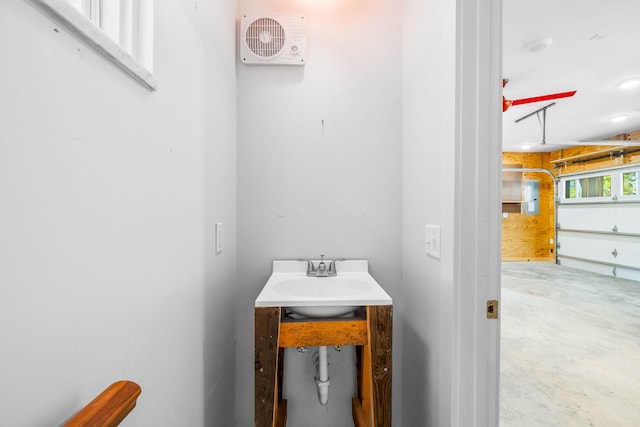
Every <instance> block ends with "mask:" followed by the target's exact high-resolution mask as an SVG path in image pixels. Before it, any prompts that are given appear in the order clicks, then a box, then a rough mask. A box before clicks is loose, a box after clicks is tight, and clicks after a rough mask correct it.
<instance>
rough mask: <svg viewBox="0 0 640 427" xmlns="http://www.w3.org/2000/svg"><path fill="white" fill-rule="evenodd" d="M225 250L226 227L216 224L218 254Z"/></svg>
mask: <svg viewBox="0 0 640 427" xmlns="http://www.w3.org/2000/svg"><path fill="white" fill-rule="evenodd" d="M223 250H224V227H223V224H222V223H221V222H217V223H216V253H217V254H219V253H220V252H222V251H223Z"/></svg>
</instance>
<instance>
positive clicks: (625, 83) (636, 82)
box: [616, 77, 640, 89]
mask: <svg viewBox="0 0 640 427" xmlns="http://www.w3.org/2000/svg"><path fill="white" fill-rule="evenodd" d="M638 86H640V77H631V78H630V79H624V80H620V81H619V82H618V83H616V87H619V88H620V89H633V88H635V87H638Z"/></svg>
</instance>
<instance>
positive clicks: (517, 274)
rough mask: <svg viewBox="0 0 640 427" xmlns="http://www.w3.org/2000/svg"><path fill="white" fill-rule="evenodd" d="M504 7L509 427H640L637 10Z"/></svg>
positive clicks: (504, 422)
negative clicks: (528, 100)
mask: <svg viewBox="0 0 640 427" xmlns="http://www.w3.org/2000/svg"><path fill="white" fill-rule="evenodd" d="M503 8H504V9H503V17H504V28H503V77H504V78H505V79H506V81H505V82H504V83H505V85H504V89H503V95H504V101H505V102H506V105H505V106H504V107H506V108H503V110H504V113H503V141H502V145H503V157H502V165H503V183H502V295H501V306H500V318H501V348H500V353H501V355H500V364H501V368H500V376H501V378H500V381H501V386H500V425H501V426H507V427H518V426H523V427H525V426H526V427H531V426H607V427H610V426H625V427H626V426H638V425H640V406H638V404H637V402H638V401H640V370H639V369H637V367H638V366H640V189H639V184H638V178H639V177H640V143H639V142H638V141H640V131H639V129H640V58H638V56H637V55H630V54H629V53H628V52H631V51H632V50H633V49H634V46H635V44H636V43H637V40H639V39H640V27H639V26H637V25H635V24H634V22H633V20H634V18H633V17H634V16H638V14H640V2H631V1H626V0H612V1H611V2H607V3H606V4H605V3H603V2H599V1H595V0H586V1H580V2H578V1H576V0H571V1H567V2H560V3H558V2H552V1H551V0H541V1H539V2H535V3H530V4H525V3H520V2H518V3H517V4H516V3H515V2H504V4H503ZM567 91H571V92H573V91H576V92H575V94H573V95H567ZM560 93H562V94H564V95H563V96H562V97H558V98H557V99H556V98H554V99H548V100H544V101H538V102H532V103H526V104H524V105H522V104H520V105H519V104H518V103H513V104H512V103H511V102H510V101H512V100H518V99H526V98H529V97H536V96H540V95H547V94H560ZM569 93H570V92H569Z"/></svg>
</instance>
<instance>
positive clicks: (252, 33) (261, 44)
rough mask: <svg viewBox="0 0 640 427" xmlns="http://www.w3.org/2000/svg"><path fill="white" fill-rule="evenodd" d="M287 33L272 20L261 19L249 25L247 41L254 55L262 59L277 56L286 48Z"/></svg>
mask: <svg viewBox="0 0 640 427" xmlns="http://www.w3.org/2000/svg"><path fill="white" fill-rule="evenodd" d="M285 39H286V37H285V33H284V28H282V25H280V23H278V21H275V20H273V19H271V18H259V19H256V20H255V21H253V22H252V23H251V25H249V28H248V29H247V32H246V36H245V41H246V42H247V47H248V48H249V49H250V50H251V52H253V53H254V54H256V55H258V56H260V57H262V58H272V57H274V56H276V55H277V54H278V53H280V51H281V50H282V48H283V47H284V41H285Z"/></svg>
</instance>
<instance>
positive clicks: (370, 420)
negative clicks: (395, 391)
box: [352, 305, 393, 427]
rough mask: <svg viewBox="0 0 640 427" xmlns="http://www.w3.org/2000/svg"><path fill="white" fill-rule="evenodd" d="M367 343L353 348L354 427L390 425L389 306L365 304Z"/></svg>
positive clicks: (391, 326) (391, 328) (390, 307)
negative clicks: (356, 375) (354, 365)
mask: <svg viewBox="0 0 640 427" xmlns="http://www.w3.org/2000/svg"><path fill="white" fill-rule="evenodd" d="M367 324H368V336H369V339H368V344H367V345H364V346H362V347H358V348H357V353H356V356H357V371H358V398H354V399H353V400H352V411H353V421H354V425H355V427H391V379H392V376H391V368H392V358H391V356H392V355H391V352H392V336H393V332H392V331H393V306H390V305H383V306H369V307H367Z"/></svg>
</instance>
